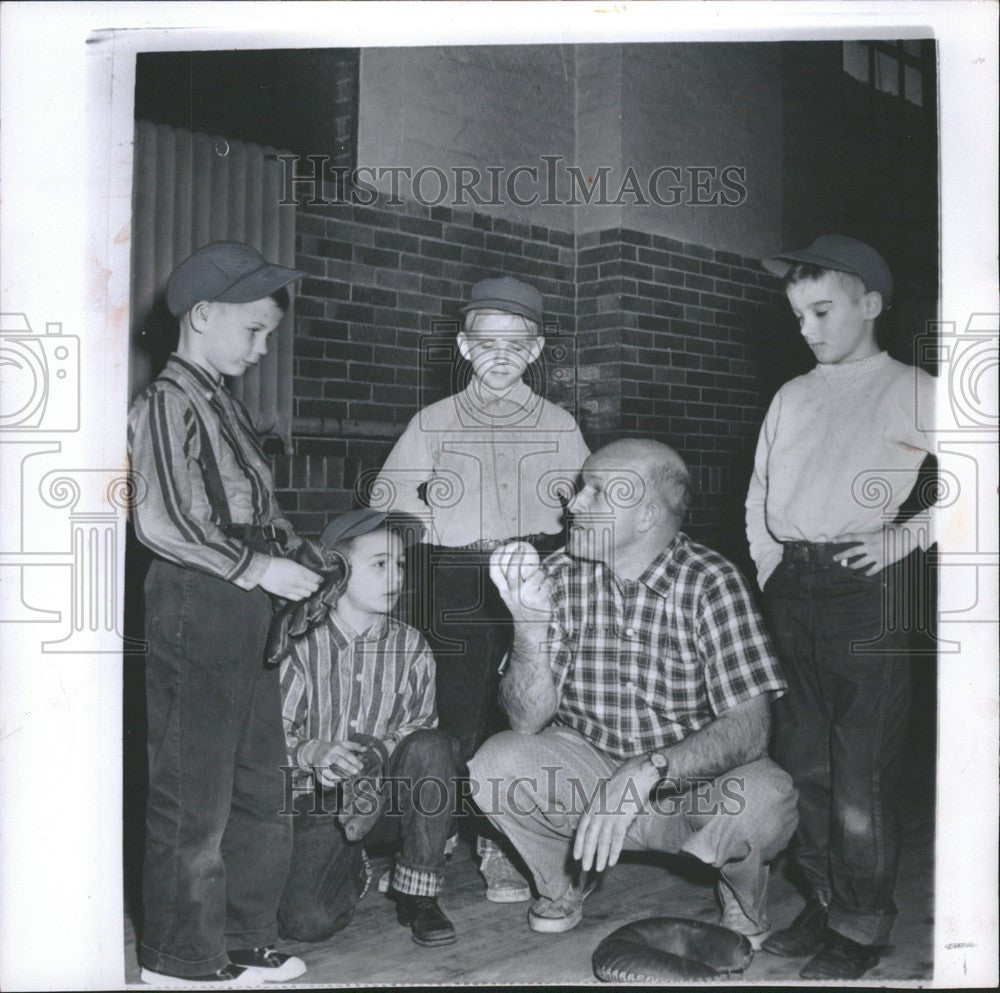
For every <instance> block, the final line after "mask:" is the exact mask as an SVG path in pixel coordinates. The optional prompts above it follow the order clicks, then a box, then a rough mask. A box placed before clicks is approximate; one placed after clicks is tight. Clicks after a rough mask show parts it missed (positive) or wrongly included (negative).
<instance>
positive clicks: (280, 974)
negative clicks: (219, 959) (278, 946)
mask: <svg viewBox="0 0 1000 993" xmlns="http://www.w3.org/2000/svg"><path fill="white" fill-rule="evenodd" d="M229 961H230V962H231V963H232V965H233V966H235V967H236V968H238V969H240V968H242V969H246V970H247V971H248V972H256V973H257V975H258V976H260V978H261V979H263V980H264V982H265V983H290V982H291V981H292V980H293V979H298V978H299V976H301V975H302V974H303V973H304V972H305V971H306V964H305V962H303V961H302V959H300V958H297V957H296V956H295V955H286V954H285V953H284V952H279V951H276V950H275V949H274V948H272V947H271V946H270V945H265V946H263V947H261V948H241V949H238V950H237V951H231V952H229Z"/></svg>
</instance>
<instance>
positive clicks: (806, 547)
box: [781, 541, 857, 565]
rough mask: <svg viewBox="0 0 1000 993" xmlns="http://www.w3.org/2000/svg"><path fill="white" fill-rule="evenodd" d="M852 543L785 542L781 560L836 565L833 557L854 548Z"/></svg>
mask: <svg viewBox="0 0 1000 993" xmlns="http://www.w3.org/2000/svg"><path fill="white" fill-rule="evenodd" d="M856 546H857V542H853V541H786V542H784V543H783V545H782V552H781V555H782V558H783V559H784V560H785V561H786V562H807V563H808V564H809V565H836V564H837V563H835V562H834V556H835V555H839V554H840V553H841V552H842V551H843V550H844V549H845V548H852V547H856Z"/></svg>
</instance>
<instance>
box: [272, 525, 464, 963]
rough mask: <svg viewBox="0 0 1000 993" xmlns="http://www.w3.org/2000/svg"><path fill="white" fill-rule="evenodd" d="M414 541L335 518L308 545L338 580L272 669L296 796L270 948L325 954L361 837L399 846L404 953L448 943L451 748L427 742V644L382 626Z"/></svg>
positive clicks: (346, 906) (359, 862) (362, 867)
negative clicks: (340, 566) (319, 944)
mask: <svg viewBox="0 0 1000 993" xmlns="http://www.w3.org/2000/svg"><path fill="white" fill-rule="evenodd" d="M422 531H423V527H422V525H421V524H420V522H419V521H418V520H416V519H415V518H413V517H410V516H409V515H404V514H400V515H393V516H392V517H389V516H388V515H386V514H384V513H381V512H379V511H376V510H371V509H367V508H365V509H362V510H352V511H350V512H349V513H346V514H342V515H341V516H339V517H337V518H335V519H334V520H333V521H331V522H330V524H329V525H327V528H326V530H325V531H324V532H323V535H322V538H321V539H320V540H321V543H322V544H323V546H324V548H326V549H328V550H332V551H333V552H339V553H340V554H341V555H343V556H344V558H345V559H346V562H347V565H348V569H347V577H346V580H345V582H344V584H343V586H342V588H341V590H340V593H339V596H338V597H337V598H336V600H335V602H334V603H333V605H332V606H331V607H330V609H329V611H328V613H327V616H326V620H325V622H323V623H321V624H319V625H318V626H317V627H316V628H314V629H313V630H312V631H310V632H309V633H307V634H306V635H304V636H302V637H299V638H296V639H293V640H292V642H291V651H290V654H289V655H288V656H287V657H286V658H285V659H284V660H283V661H282V664H281V691H282V698H283V714H284V725H285V739H286V744H287V750H288V762H289V764H290V765H291V766H292V768H293V770H294V776H293V789H294V792H295V793H296V794H297V796H296V797H295V801H294V806H295V817H294V854H293V856H292V867H291V872H290V873H289V877H288V882H287V885H286V886H285V892H284V896H283V897H282V900H281V906H280V908H279V910H278V920H279V926H280V929H281V934H282V936H283V937H286V938H293V939H295V940H298V941H325V940H326V939H327V938H329V937H330V936H331V935H332V934H334V933H335V932H336V931H339V930H341V929H342V928H343V927H345V926H346V925H347V924H348V922H349V921H350V919H351V917H352V916H353V914H354V908H355V905H356V904H357V902H358V900H360V899H361V897H362V896H363V895H364V892H365V890H366V889H367V885H368V878H367V877H368V872H367V863H366V861H365V855H364V850H363V849H362V847H361V839H362V837H365V836H367V837H368V839H369V840H371V839H373V838H377V839H378V840H385V841H388V840H392V841H400V840H401V842H402V846H401V849H400V851H399V854H398V855H397V858H396V864H395V869H394V871H393V874H392V887H393V890H394V897H395V900H396V905H397V916H398V919H399V922H400V923H401V924H404V925H409V927H410V931H411V935H412V938H413V940H414V941H415V942H417V944H420V945H427V946H433V945H448V944H452V943H453V942H454V941H455V928H454V927H453V925H452V923H451V921H449V920H448V918H447V917H446V916H445V914H444V912H443V911H442V910H441V908H440V906H439V905H438V899H437V898H438V894H439V893H440V892H441V888H442V883H443V873H444V862H445V845H446V843H447V841H448V834H449V832H450V830H451V814H452V811H453V809H454V806H455V743H454V741H453V739H452V738H451V737H450V736H449V735H447V734H445V733H443V732H442V731H439V730H437V714H436V712H435V707H434V657H433V656H432V655H431V652H430V649H429V648H428V647H427V643H426V642H425V641H424V639H423V637H422V635H421V634H420V633H419V632H418V631H416V630H415V629H414V628H411V627H409V626H408V625H406V624H404V623H402V622H400V621H398V620H395V619H393V618H391V617H389V616H388V615H389V614H390V612H391V611H392V610H393V608H394V607H395V606H396V601H397V600H398V599H399V594H400V591H401V589H402V584H403V569H404V563H405V545H406V543H407V539H409V540H410V541H412V540H415V539H416V538H417V537H418V536H419V535H420V534H421V532H422ZM386 783H389V784H391V785H392V792H391V794H390V795H389V796H388V797H387V796H386V786H385V784H386Z"/></svg>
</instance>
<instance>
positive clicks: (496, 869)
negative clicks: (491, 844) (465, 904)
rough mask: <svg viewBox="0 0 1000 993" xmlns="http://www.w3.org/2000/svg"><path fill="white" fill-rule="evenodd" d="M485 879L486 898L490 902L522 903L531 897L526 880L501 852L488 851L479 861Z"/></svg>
mask: <svg viewBox="0 0 1000 993" xmlns="http://www.w3.org/2000/svg"><path fill="white" fill-rule="evenodd" d="M479 871H480V873H481V874H482V877H483V879H485V880H486V899H487V900H489V901H490V903H524V901H525V900H530V899H531V887H530V886H529V885H528V880H527V879H525V878H524V876H522V875H521V873H519V872H518V871H517V867H516V866H515V865H514V863H513V862H511V860H510V859H509V858H507V856H506V855H504V853H503V852H499V851H489V852H487V853H486V854H485V855H484V856H483V858H482V861H481V862H480V863H479Z"/></svg>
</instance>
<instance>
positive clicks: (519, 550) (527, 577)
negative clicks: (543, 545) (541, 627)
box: [490, 541, 552, 623]
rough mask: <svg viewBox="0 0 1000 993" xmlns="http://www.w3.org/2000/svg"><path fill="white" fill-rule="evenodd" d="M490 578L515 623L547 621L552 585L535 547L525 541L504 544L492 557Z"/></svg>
mask: <svg viewBox="0 0 1000 993" xmlns="http://www.w3.org/2000/svg"><path fill="white" fill-rule="evenodd" d="M490 579H492V580H493V584H494V586H496V588H497V589H498V590H499V591H500V596H501V597H502V598H503V602H504V603H505V604H507V609H508V610H509V611H510V614H511V617H513V618H514V620H515V622H519V623H524V622H540V621H548V619H549V615H550V614H551V613H552V586H551V583H550V582H549V577H548V576H547V575H546V574H545V571H544V570H543V569H542V567H541V561H540V559H539V558H538V552H537V551H535V548H534V546H532V545H529V544H528V543H527V542H526V541H514V542H511V543H510V544H509V545H502V546H501V547H500V548H498V549H497V550H496V551H495V552H494V553H493V554H492V555H491V556H490Z"/></svg>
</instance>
